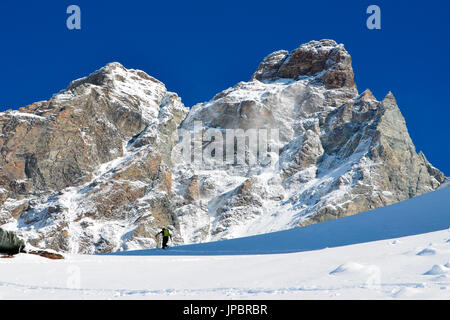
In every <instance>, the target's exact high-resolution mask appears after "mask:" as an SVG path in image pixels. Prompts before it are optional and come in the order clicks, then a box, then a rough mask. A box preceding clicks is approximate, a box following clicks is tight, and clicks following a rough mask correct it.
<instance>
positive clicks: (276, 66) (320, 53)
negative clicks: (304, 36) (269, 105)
mask: <svg viewBox="0 0 450 320" xmlns="http://www.w3.org/2000/svg"><path fill="white" fill-rule="evenodd" d="M302 76H311V77H317V78H318V80H320V81H321V82H322V83H324V84H325V85H327V86H328V87H330V88H342V87H348V88H356V86H355V83H354V81H353V77H354V74H353V69H352V66H351V57H350V54H349V53H348V52H347V51H346V50H345V48H344V45H342V44H338V43H336V42H335V41H334V40H328V39H325V40H320V41H310V42H308V43H306V44H302V45H301V46H300V47H298V48H297V49H295V50H293V51H292V52H288V51H285V50H281V51H276V52H274V53H272V54H270V55H268V56H267V57H266V58H264V60H263V61H262V62H261V64H260V65H259V67H258V69H257V70H256V72H255V73H254V74H253V76H252V79H256V80H260V81H263V80H274V79H276V78H288V79H298V78H299V77H302Z"/></svg>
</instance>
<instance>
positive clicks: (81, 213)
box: [0, 40, 446, 253]
mask: <svg viewBox="0 0 450 320" xmlns="http://www.w3.org/2000/svg"><path fill="white" fill-rule="evenodd" d="M195 123H200V124H201V125H202V127H200V130H197V131H196V132H195V133H192V129H195V128H196V124H195ZM210 128H214V132H215V134H219V133H226V132H230V131H231V132H234V131H233V130H234V129H238V130H239V131H240V132H244V133H247V132H249V131H247V130H260V129H262V131H261V133H264V132H265V133H268V132H269V131H272V130H274V131H278V133H279V134H278V137H277V136H276V135H275V136H274V137H273V139H272V137H271V138H270V144H271V146H270V151H271V153H270V154H269V157H267V158H265V159H257V161H256V162H255V163H252V164H248V165H247V164H246V163H245V164H239V165H237V164H227V165H223V166H205V165H204V163H202V162H200V164H198V165H197V164H195V163H190V162H189V161H188V160H186V159H184V158H182V157H179V158H177V157H173V154H172V151H173V150H174V149H175V146H176V143H177V141H176V137H177V136H178V134H177V133H179V132H178V131H177V130H178V129H184V130H185V131H187V132H188V133H189V130H191V131H190V134H191V136H193V137H194V142H193V145H194V146H196V148H199V149H195V152H197V153H199V154H202V153H204V152H205V150H209V151H211V150H212V148H211V147H212V146H214V145H216V144H215V143H214V144H213V143H212V141H211V140H208V139H206V140H205V136H206V133H207V131H208V129H210ZM264 130H266V131H264ZM236 131H237V130H236ZM209 133H211V132H209ZM197 134H199V135H197ZM197 138H198V139H199V142H200V144H199V145H200V147H198V145H197V144H196V141H197V140H196V139H197ZM224 138H225V137H224ZM259 139H260V138H259ZM233 140H234V139H233ZM244 140H246V139H244ZM224 141H225V140H224ZM214 142H216V137H214ZM245 143H247V142H245ZM248 143H250V139H248ZM272 147H274V148H273V149H272ZM200 148H203V149H200ZM258 148H259V146H258ZM232 150H236V152H237V150H238V148H237V147H236V149H232ZM243 150H245V153H246V154H248V153H249V152H253V151H252V150H253V149H252V148H249V146H244V148H243ZM275 150H278V151H277V152H276V151H275ZM216 151H217V150H215V149H214V154H216ZM259 151H261V150H259ZM262 151H263V152H259V154H260V155H261V154H265V153H267V152H266V151H267V150H262ZM217 152H219V151H217ZM256 153H258V152H256ZM237 156H238V155H237V154H236V158H237ZM255 157H256V154H255ZM233 158H234V157H233ZM189 159H190V157H189ZM267 159H270V161H271V160H272V159H274V160H276V165H274V166H271V165H269V163H268V162H267V161H268V160H267ZM445 181H446V180H445V177H444V175H443V174H442V173H441V172H440V171H439V170H438V169H436V168H434V167H433V166H432V165H431V164H430V163H429V162H428V161H427V160H426V158H425V155H423V154H422V153H419V154H417V153H416V150H415V147H414V145H413V143H412V141H411V139H410V137H409V134H408V131H407V128H406V123H405V120H404V118H403V116H402V114H401V112H400V109H399V107H398V106H397V102H396V100H395V98H394V96H393V95H392V93H389V94H388V95H387V96H386V97H385V98H384V99H383V100H382V101H378V100H377V99H376V98H375V97H374V95H373V94H372V92H371V91H370V90H368V89H367V90H365V91H364V92H362V93H361V94H358V92H357V89H356V85H355V83H354V81H353V70H352V66H351V57H350V55H349V54H348V52H347V51H346V50H345V48H344V46H343V45H342V44H338V43H336V42H335V41H333V40H320V41H311V42H308V43H306V44H303V45H301V46H300V47H298V48H297V49H295V50H293V51H291V52H288V51H285V50H280V51H276V52H274V53H272V54H270V55H268V56H267V57H266V58H265V59H264V60H263V61H262V62H261V64H260V65H259V67H258V70H257V71H256V72H255V74H254V75H253V76H252V79H251V81H248V82H240V83H238V84H236V85H235V86H233V87H231V88H228V89H226V90H224V91H223V92H221V93H218V94H217V95H216V96H215V97H214V98H213V99H212V100H210V101H207V102H204V103H199V104H197V105H196V106H194V107H193V108H192V109H188V108H186V107H185V106H184V105H183V103H182V102H181V99H180V97H178V95H177V94H176V93H174V92H169V91H167V89H166V87H165V85H164V84H163V83H162V82H160V81H158V80H157V79H155V78H153V77H151V76H149V75H148V74H146V73H145V72H143V71H140V70H133V69H127V68H125V67H124V66H122V65H121V64H120V63H117V62H113V63H110V64H108V65H106V66H104V67H103V68H101V69H99V70H97V71H95V72H93V73H92V74H90V75H88V76H86V77H84V78H81V79H78V80H75V81H73V82H72V83H71V84H70V85H69V86H68V88H67V89H65V90H63V91H61V92H59V93H58V94H56V95H55V96H53V97H52V98H51V99H50V100H49V101H42V102H38V103H34V104H32V105H30V106H27V107H24V108H21V109H19V110H18V111H11V112H4V113H0V225H1V226H2V227H5V228H6V229H12V230H17V231H18V233H19V234H20V235H22V236H23V237H24V238H25V239H27V242H28V243H29V244H32V245H33V246H35V247H38V248H52V249H56V250H60V251H66V252H77V253H100V252H111V251H117V250H127V249H142V248H152V247H155V246H156V242H155V239H154V237H153V236H154V235H155V234H156V232H157V231H158V230H159V229H160V227H161V226H167V225H169V226H170V227H171V228H172V234H173V235H174V243H175V244H181V243H192V242H202V241H209V240H219V239H225V238H232V237H239V236H246V235H252V234H258V233H264V232H270V231H276V230H282V229H288V228H293V227H297V226H303V225H307V224H311V223H316V222H321V221H326V220H330V219H336V218H339V217H343V216H347V215H351V214H356V213H359V212H363V211H367V210H369V209H373V208H378V207H380V206H384V205H387V204H391V203H394V202H396V201H401V200H405V199H408V198H411V197H413V196H416V195H419V194H422V193H425V192H429V191H432V190H435V189H436V188H438V187H439V186H440V185H442V184H443V183H444V182H445Z"/></svg>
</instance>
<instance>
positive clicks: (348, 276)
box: [0, 187, 450, 300]
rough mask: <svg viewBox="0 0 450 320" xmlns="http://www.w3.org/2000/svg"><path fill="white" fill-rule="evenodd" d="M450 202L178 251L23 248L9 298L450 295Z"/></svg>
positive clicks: (11, 269) (5, 276)
mask: <svg viewBox="0 0 450 320" xmlns="http://www.w3.org/2000/svg"><path fill="white" fill-rule="evenodd" d="M449 208H450V188H448V187H447V188H443V189H442V190H438V191H434V192H430V193H428V194H425V195H422V196H418V197H415V198H413V199H410V200H406V201H402V202H399V203H396V204H393V205H390V206H386V207H383V208H379V209H375V210H372V211H369V212H365V213H362V214H358V215H353V216H350V217H345V218H342V219H336V220H332V221H327V222H325V223H320V224H315V225H310V226H307V227H304V228H295V229H291V230H286V231H279V232H274V233H270V234H264V235H257V236H252V237H246V238H240V239H231V240H225V241H217V242H211V243H201V244H191V245H186V246H180V247H176V248H170V249H169V250H168V251H163V250H160V249H151V250H140V251H129V252H118V253H113V254H107V255H89V256H87V255H71V254H65V259H64V260H49V259H45V258H42V257H40V256H35V255H27V254H19V255H17V256H15V257H14V258H13V259H0V267H1V270H2V272H1V273H0V299H37V298H38V299H164V300H167V299H189V300H192V299H207V300H208V299H234V300H235V299H269V300H272V299H449V298H450V281H449V277H450V261H449V253H450V229H449V228H448V227H449V226H450V211H449ZM367 241H370V242H367ZM124 270H126V272H124ZM46 275H51V276H46Z"/></svg>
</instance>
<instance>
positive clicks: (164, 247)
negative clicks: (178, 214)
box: [156, 227, 172, 250]
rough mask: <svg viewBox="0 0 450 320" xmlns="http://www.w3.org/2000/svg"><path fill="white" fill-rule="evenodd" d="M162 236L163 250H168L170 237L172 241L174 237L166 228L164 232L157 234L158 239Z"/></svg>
mask: <svg viewBox="0 0 450 320" xmlns="http://www.w3.org/2000/svg"><path fill="white" fill-rule="evenodd" d="M160 234H161V235H162V237H163V240H162V248H163V250H166V249H167V248H168V245H167V242H169V237H170V240H172V235H171V234H170V231H169V229H167V228H165V227H163V228H162V230H161V231H160V232H158V233H157V234H156V237H158V235H160Z"/></svg>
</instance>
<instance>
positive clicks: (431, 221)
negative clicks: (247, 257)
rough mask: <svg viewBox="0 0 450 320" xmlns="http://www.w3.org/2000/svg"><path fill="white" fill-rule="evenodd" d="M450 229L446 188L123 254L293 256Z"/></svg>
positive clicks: (449, 191) (449, 189) (449, 190)
mask: <svg viewBox="0 0 450 320" xmlns="http://www.w3.org/2000/svg"><path fill="white" fill-rule="evenodd" d="M449 227H450V188H444V189H441V190H438V191H434V192H431V193H428V194H425V195H422V196H418V197H415V198H412V199H410V200H406V201H403V202H399V203H396V204H393V205H390V206H387V207H383V208H379V209H376V210H371V211H367V212H364V213H361V214H359V215H354V216H350V217H345V218H341V219H338V220H332V221H328V222H323V223H319V224H315V225H310V226H307V227H302V228H296V229H290V230H285V231H279V232H273V233H267V234H263V235H257V236H252V237H246V238H239V239H230V240H224V241H217V242H209V243H202V244H196V245H187V246H179V247H174V248H171V249H170V250H169V251H167V252H162V251H161V250H158V249H151V250H138V251H129V252H118V253H115V254H118V255H158V254H163V255H217V254H220V255H222V254H270V253H288V252H299V251H309V250H317V249H323V248H327V247H338V246H345V245H351V244H356V243H362V242H369V241H377V240H383V239H392V238H397V237H405V236H409V235H415V234H421V233H428V232H433V231H438V230H443V229H447V228H449Z"/></svg>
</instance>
